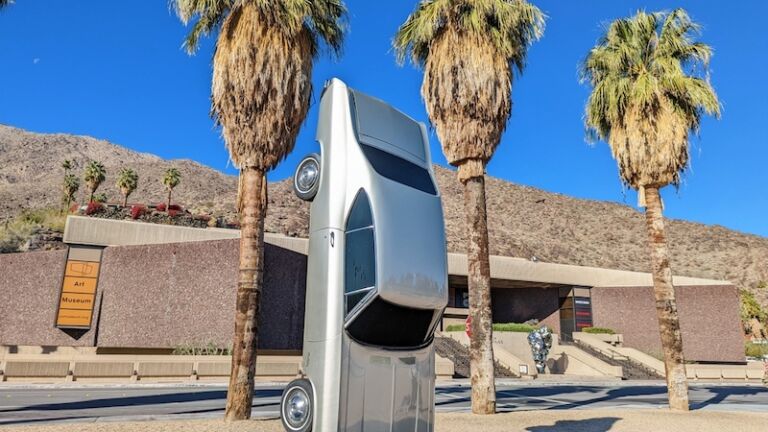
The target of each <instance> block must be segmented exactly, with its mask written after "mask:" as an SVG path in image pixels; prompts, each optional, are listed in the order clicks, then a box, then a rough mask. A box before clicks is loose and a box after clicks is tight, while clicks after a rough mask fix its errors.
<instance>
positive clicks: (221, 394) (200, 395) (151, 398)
mask: <svg viewBox="0 0 768 432" xmlns="http://www.w3.org/2000/svg"><path fill="white" fill-rule="evenodd" d="M282 393H283V391H282V390H280V389H275V390H257V391H256V392H254V400H255V401H257V400H258V399H259V398H266V397H280V395H281V394H282ZM226 399H227V391H226V390H211V391H199V392H181V393H166V394H156V395H145V396H124V397H115V398H104V399H89V400H79V401H73V402H58V403H46V404H36V405H27V406H23V407H18V408H10V409H0V413H14V412H23V411H63V410H86V409H97V408H115V407H126V406H136V405H139V406H140V405H161V404H171V403H185V402H200V401H206V400H221V401H222V402H223V401H226ZM257 406H258V405H257Z"/></svg>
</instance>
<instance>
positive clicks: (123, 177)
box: [115, 168, 170, 207]
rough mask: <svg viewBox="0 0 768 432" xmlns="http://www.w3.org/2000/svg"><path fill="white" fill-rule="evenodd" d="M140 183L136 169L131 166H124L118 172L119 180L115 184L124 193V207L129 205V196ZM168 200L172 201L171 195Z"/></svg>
mask: <svg viewBox="0 0 768 432" xmlns="http://www.w3.org/2000/svg"><path fill="white" fill-rule="evenodd" d="M138 185H139V175H138V174H137V173H136V171H134V170H132V169H130V168H123V169H121V170H120V172H119V173H118V174H117V182H115V186H116V187H117V189H119V190H120V193H121V194H123V207H126V206H128V196H129V195H130V194H132V193H133V191H135V190H136V187H137V186H138ZM168 201H170V197H169V199H168ZM169 205H170V203H169Z"/></svg>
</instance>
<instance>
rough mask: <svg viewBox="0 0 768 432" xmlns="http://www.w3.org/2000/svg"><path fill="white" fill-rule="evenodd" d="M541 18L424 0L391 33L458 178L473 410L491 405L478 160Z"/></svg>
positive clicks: (513, 0) (486, 4) (498, 2)
mask: <svg viewBox="0 0 768 432" xmlns="http://www.w3.org/2000/svg"><path fill="white" fill-rule="evenodd" d="M544 19H545V17H544V14H542V12H541V11H540V10H539V9H538V8H536V7H535V6H533V5H531V4H530V3H528V2H526V1H524V0H423V1H421V2H420V3H419V5H418V6H417V7H416V10H415V11H414V12H413V13H412V14H411V16H409V17H408V19H407V20H406V21H405V23H404V24H403V25H402V26H401V27H400V29H399V30H398V32H397V35H396V36H395V40H394V47H395V50H396V51H397V55H398V60H399V61H400V62H401V63H402V62H403V61H404V60H405V58H406V56H407V55H408V54H410V56H411V59H412V61H413V63H415V64H417V65H419V66H421V67H422V68H423V69H424V81H423V83H422V86H421V96H422V98H423V99H424V103H425V105H426V107H427V113H428V114H429V118H430V120H431V122H432V124H433V125H434V127H435V130H436V131H437V136H438V137H439V138H440V143H441V144H442V147H443V153H445V156H446V158H447V159H448V162H449V163H451V164H452V165H454V166H457V167H458V177H459V180H460V181H461V183H462V184H463V185H464V210H465V212H466V217H467V229H468V245H467V252H468V254H467V255H468V261H469V275H468V284H469V318H470V322H469V324H470V329H471V336H470V373H471V375H472V412H473V413H476V414H492V413H494V412H495V411H496V390H495V389H496V387H495V383H494V370H493V364H494V360H493V333H492V331H493V330H492V317H491V272H490V264H489V256H488V220H487V215H486V203H485V178H484V176H485V165H486V164H487V163H488V161H489V160H490V159H491V157H492V156H493V152H494V151H495V150H496V146H498V144H499V141H500V140H501V135H502V133H503V132H504V129H505V128H506V126H507V120H509V116H510V112H511V108H512V99H511V97H512V79H513V75H514V69H517V71H518V72H522V71H523V68H524V66H525V59H526V56H527V53H528V47H529V46H530V44H531V43H532V42H533V41H534V40H537V39H539V38H540V37H541V35H542V34H543V31H544Z"/></svg>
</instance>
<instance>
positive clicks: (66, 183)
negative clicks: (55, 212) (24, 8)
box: [0, 0, 80, 213]
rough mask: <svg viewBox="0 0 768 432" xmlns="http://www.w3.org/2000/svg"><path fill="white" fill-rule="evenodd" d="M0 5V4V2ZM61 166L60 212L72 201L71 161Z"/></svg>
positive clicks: (67, 207) (78, 185)
mask: <svg viewBox="0 0 768 432" xmlns="http://www.w3.org/2000/svg"><path fill="white" fill-rule="evenodd" d="M0 1H2V0H0ZM0 5H1V4H0ZM61 168H62V169H64V181H63V183H62V192H63V197H62V200H61V201H62V203H64V208H63V209H62V213H64V211H66V210H67V209H69V204H70V203H71V202H72V199H73V196H72V195H70V194H69V193H68V190H69V189H70V186H72V179H70V178H69V176H70V175H71V174H70V171H71V170H72V161H70V160H69V159H64V162H62V163H61ZM77 188H78V189H79V188H80V182H79V181H78V182H77ZM75 192H77V189H75Z"/></svg>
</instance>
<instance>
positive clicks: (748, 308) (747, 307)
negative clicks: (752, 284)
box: [739, 290, 768, 326]
mask: <svg viewBox="0 0 768 432" xmlns="http://www.w3.org/2000/svg"><path fill="white" fill-rule="evenodd" d="M739 294H740V296H741V321H742V322H744V323H746V322H749V320H751V319H756V320H758V321H760V323H762V324H763V325H764V326H768V311H766V310H765V309H763V307H762V306H761V305H760V302H758V301H757V299H756V298H755V295H754V294H753V293H752V292H751V291H747V290H741V291H740V293H739Z"/></svg>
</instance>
